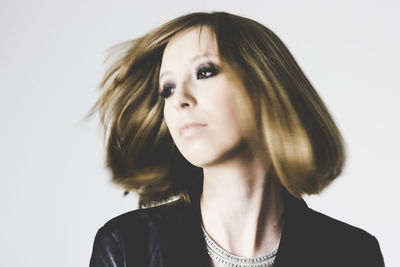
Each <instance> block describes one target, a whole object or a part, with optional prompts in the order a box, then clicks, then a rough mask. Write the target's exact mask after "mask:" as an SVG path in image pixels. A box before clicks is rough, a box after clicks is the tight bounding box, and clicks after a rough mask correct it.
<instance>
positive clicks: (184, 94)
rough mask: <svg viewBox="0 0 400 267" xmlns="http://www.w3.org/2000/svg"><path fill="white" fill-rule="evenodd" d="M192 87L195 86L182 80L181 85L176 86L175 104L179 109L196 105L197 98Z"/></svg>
mask: <svg viewBox="0 0 400 267" xmlns="http://www.w3.org/2000/svg"><path fill="white" fill-rule="evenodd" d="M191 89H193V87H192V86H191V85H190V82H188V81H185V82H182V84H181V86H179V87H178V88H175V92H174V106H175V108H176V109H177V110H179V109H183V108H188V107H194V106H195V104H196V99H195V97H194V96H193V93H192V92H191Z"/></svg>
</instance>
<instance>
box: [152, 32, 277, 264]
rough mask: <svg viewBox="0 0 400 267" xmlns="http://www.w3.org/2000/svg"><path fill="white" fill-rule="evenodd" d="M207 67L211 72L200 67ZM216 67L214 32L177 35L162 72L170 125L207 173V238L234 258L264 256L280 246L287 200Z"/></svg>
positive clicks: (182, 146)
mask: <svg viewBox="0 0 400 267" xmlns="http://www.w3.org/2000/svg"><path fill="white" fill-rule="evenodd" d="M193 58H194V60H193ZM205 64H206V66H208V69H207V68H206V69H204V68H203V69H202V66H203V67H204V65H205ZM207 64H208V65H207ZM210 64H214V65H215V66H217V67H216V69H218V66H219V64H220V59H219V57H218V50H217V44H216V41H215V39H214V38H213V34H212V32H211V31H210V29H209V28H207V27H204V28H203V30H202V31H201V35H200V39H199V28H194V29H190V30H187V31H184V32H181V33H178V34H177V35H176V36H174V37H173V39H172V40H171V41H170V42H169V43H168V45H167V47H166V49H165V51H164V54H163V58H162V63H161V70H160V92H161V91H162V90H165V91H166V92H168V93H169V94H168V97H167V98H165V103H164V104H165V105H164V119H165V122H166V124H167V126H168V129H169V131H170V133H171V136H172V138H173V140H174V142H175V144H176V146H177V147H178V149H179V151H180V152H181V153H182V155H183V156H184V157H185V158H186V159H187V160H188V161H189V162H191V163H192V164H193V165H195V166H197V167H201V168H203V173H204V185H203V193H202V196H201V199H200V208H201V215H202V223H203V226H204V228H205V229H206V231H207V233H208V234H209V235H210V236H211V237H212V238H213V240H214V241H215V242H216V243H217V244H218V245H219V246H221V247H222V248H224V249H225V250H227V251H229V252H231V253H233V254H235V255H238V256H245V257H250V256H258V255H263V254H265V253H267V252H270V251H272V250H273V249H275V248H276V247H277V246H278V245H279V241H280V238H281V233H282V227H283V220H282V212H283V194H282V191H281V187H280V186H279V185H278V184H276V183H274V182H273V181H274V180H273V179H268V175H267V171H268V168H269V166H270V162H269V161H267V162H266V161H265V160H264V161H261V160H260V158H258V157H256V156H255V155H254V154H253V153H251V152H250V150H249V148H248V146H247V145H246V142H245V139H244V135H243V134H242V133H243V132H244V131H245V130H246V129H247V127H249V126H248V125H247V124H246V120H241V119H239V118H240V116H239V115H240V109H239V108H238V105H237V104H236V103H235V98H234V94H233V91H234V90H235V89H237V86H238V85H236V84H234V83H233V82H232V79H229V78H228V76H227V75H226V73H225V72H224V70H222V69H220V70H218V71H216V72H215V71H214V70H213V68H212V67H211V68H210ZM199 69H200V71H199ZM199 74H200V76H199ZM188 121H196V122H201V123H205V124H206V126H204V127H201V128H199V129H198V130H197V131H195V132H194V134H192V135H190V136H185V135H180V133H179V128H180V127H181V126H182V125H183V124H184V123H186V122H188ZM212 265H213V266H222V265H218V264H217V263H216V262H213V263H212Z"/></svg>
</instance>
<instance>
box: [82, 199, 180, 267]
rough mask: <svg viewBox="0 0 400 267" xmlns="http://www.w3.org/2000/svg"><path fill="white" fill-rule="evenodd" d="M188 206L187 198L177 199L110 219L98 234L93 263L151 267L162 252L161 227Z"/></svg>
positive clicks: (94, 264)
mask: <svg viewBox="0 0 400 267" xmlns="http://www.w3.org/2000/svg"><path fill="white" fill-rule="evenodd" d="M185 207H186V204H185V203H184V202H183V200H176V201H173V202H170V203H166V204H163V205H160V206H156V207H151V208H146V209H138V210H133V211H129V212H126V213H124V214H121V215H118V216H116V217H114V218H112V219H110V220H108V221H107V222H106V223H105V224H104V225H103V226H102V227H100V228H99V230H98V231H97V233H96V236H95V240H94V244H93V250H92V256H91V259H90V266H130V265H129V264H131V263H133V262H134V263H135V264H138V265H137V266H147V265H148V264H149V261H150V260H152V259H156V258H157V257H155V256H156V255H157V253H160V248H159V243H160V242H159V240H160V237H159V233H158V230H159V229H158V226H159V225H160V224H162V223H163V222H166V221H168V220H172V219H173V218H176V217H177V216H176V215H178V214H180V213H182V211H183V210H184V209H185ZM127 251H129V253H127ZM150 251H151V254H152V255H151V257H150Z"/></svg>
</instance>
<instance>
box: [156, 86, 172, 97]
mask: <svg viewBox="0 0 400 267" xmlns="http://www.w3.org/2000/svg"><path fill="white" fill-rule="evenodd" d="M174 90H175V85H174V84H172V83H166V84H165V85H164V86H163V88H162V90H161V92H160V93H159V95H160V96H161V97H162V98H168V97H169V96H170V95H171V94H172V93H173V92H174Z"/></svg>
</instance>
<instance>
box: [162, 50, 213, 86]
mask: <svg viewBox="0 0 400 267" xmlns="http://www.w3.org/2000/svg"><path fill="white" fill-rule="evenodd" d="M203 57H207V58H218V56H217V55H215V54H210V53H203V54H200V55H197V56H194V57H192V58H191V59H190V63H193V62H194V61H196V60H198V59H199V58H203ZM168 73H172V71H170V70H166V71H164V72H163V73H161V74H160V77H159V78H158V79H159V80H161V78H162V77H163V76H165V75H166V74H168Z"/></svg>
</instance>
